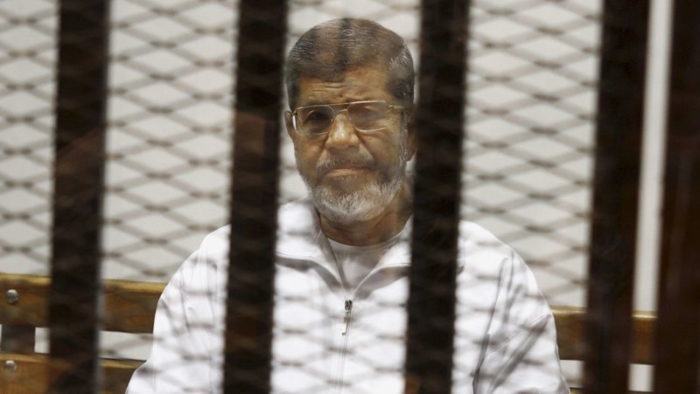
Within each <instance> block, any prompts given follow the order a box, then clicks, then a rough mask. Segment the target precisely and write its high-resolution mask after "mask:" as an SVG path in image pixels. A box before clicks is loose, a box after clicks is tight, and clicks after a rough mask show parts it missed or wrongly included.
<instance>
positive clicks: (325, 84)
mask: <svg viewBox="0 0 700 394" xmlns="http://www.w3.org/2000/svg"><path fill="white" fill-rule="evenodd" d="M386 78H387V77H386V74H385V72H384V70H382V69H381V67H364V68H359V69H354V70H349V71H348V72H346V73H345V74H344V78H343V79H342V80H340V81H333V82H329V81H324V80H320V79H317V78H311V77H302V78H301V80H300V84H299V97H298V100H297V105H298V106H309V105H318V104H337V103H347V102H351V101H362V100H384V101H386V102H388V103H391V104H395V103H396V99H395V98H394V97H393V95H392V94H391V93H390V92H388V91H387V89H386ZM409 117H410V114H407V113H402V111H397V112H396V113H394V114H392V115H391V116H389V117H388V118H387V119H386V121H385V129H384V130H383V131H382V132H380V133H371V134H365V133H362V132H358V131H357V130H355V129H354V127H353V126H352V124H351V123H350V122H349V120H348V118H347V114H346V113H345V112H341V113H340V114H338V115H337V116H336V118H335V120H334V122H333V124H332V125H331V126H330V130H329V132H328V134H326V135H324V136H322V137H309V136H305V135H301V134H298V133H297V132H296V131H295V130H294V127H293V125H292V119H291V113H287V119H286V123H287V132H288V134H289V136H290V138H291V139H292V142H293V143H294V151H295V156H296V161H297V168H298V170H299V173H300V174H301V176H302V178H303V179H304V181H305V182H306V185H307V187H308V188H309V191H310V193H311V196H312V198H313V200H314V204H315V206H316V208H317V210H318V212H319V214H320V217H321V225H322V228H323V230H324V232H325V233H326V235H327V236H329V237H331V238H333V239H335V240H337V241H339V242H344V243H348V244H357V245H359V244H371V243H374V242H381V241H382V240H384V239H388V238H390V237H391V236H393V235H394V234H395V233H397V232H398V231H400V229H402V228H403V226H404V225H405V222H406V220H407V219H408V217H409V216H410V210H411V208H410V205H411V204H410V202H411V201H410V200H411V198H410V195H411V193H410V187H409V186H408V185H407V183H406V162H407V161H408V160H410V159H411V158H412V157H413V155H414V153H415V142H414V136H413V130H412V129H411V128H410V127H409V124H410V122H409Z"/></svg>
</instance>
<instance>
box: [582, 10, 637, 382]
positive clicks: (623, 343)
mask: <svg viewBox="0 0 700 394" xmlns="http://www.w3.org/2000/svg"><path fill="white" fill-rule="evenodd" d="M602 17H603V20H602V24H603V26H602V27H603V41H602V49H601V57H600V80H599V83H598V118H597V131H596V145H595V146H596V150H595V172H594V180H593V215H592V218H591V246H590V265H589V283H588V318H587V327H586V350H587V353H586V357H585V368H584V372H585V375H584V392H585V393H587V394H622V393H627V385H628V375H629V359H630V346H631V341H630V337H631V336H630V332H631V328H632V323H631V321H632V318H631V314H632V294H633V283H634V264H635V248H636V236H637V215H638V212H637V210H638V196H639V178H640V167H641V140H642V127H643V109H644V88H645V82H646V79H645V77H646V53H647V34H648V17H649V3H648V0H642V1H636V0H634V1H633V0H606V1H605V2H604V8H603V15H602Z"/></svg>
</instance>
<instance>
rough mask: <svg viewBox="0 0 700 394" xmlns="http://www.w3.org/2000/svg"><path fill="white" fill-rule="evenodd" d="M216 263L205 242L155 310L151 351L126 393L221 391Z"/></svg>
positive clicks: (220, 342) (178, 275) (170, 284)
mask: <svg viewBox="0 0 700 394" xmlns="http://www.w3.org/2000/svg"><path fill="white" fill-rule="evenodd" d="M212 260H213V259H212V257H211V256H208V254H207V247H206V239H205V243H203V244H202V246H201V247H200V249H199V250H197V251H196V252H195V253H194V254H192V256H190V258H189V259H188V260H187V261H185V263H184V264H183V265H182V266H181V267H180V269H178V271H177V272H176V273H175V275H174V276H173V278H172V279H171V280H170V282H169V283H168V285H167V286H166V288H165V290H164V291H163V294H162V295H161V297H160V300H159V301H158V307H157V309H156V315H155V321H154V325H153V345H152V348H151V353H150V355H149V357H148V360H147V361H146V362H145V363H144V364H143V365H142V366H141V367H139V368H138V369H137V370H136V372H134V375H133V376H132V378H131V381H130V382H129V387H128V388H127V391H126V393H127V394H146V393H149V394H152V393H159V394H162V393H213V392H218V391H219V390H220V389H219V382H220V379H221V377H220V372H219V370H220V369H219V368H218V366H217V365H218V363H220V361H221V360H220V354H222V341H221V340H220V339H219V338H220V336H219V335H217V330H219V325H218V322H215V320H214V313H215V308H217V305H216V297H217V283H216V279H215V278H216V264H215V263H214V262H213V261H212ZM215 323H217V324H215Z"/></svg>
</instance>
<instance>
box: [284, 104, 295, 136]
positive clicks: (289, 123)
mask: <svg viewBox="0 0 700 394" xmlns="http://www.w3.org/2000/svg"><path fill="white" fill-rule="evenodd" d="M284 124H285V126H286V127H287V134H288V135H289V138H291V139H292V142H294V143H296V138H297V133H296V131H295V130H294V121H293V119H292V112H291V111H284Z"/></svg>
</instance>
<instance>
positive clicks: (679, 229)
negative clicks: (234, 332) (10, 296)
mask: <svg viewBox="0 0 700 394" xmlns="http://www.w3.org/2000/svg"><path fill="white" fill-rule="evenodd" d="M98 3H101V4H104V3H103V2H95V1H82V2H76V1H66V2H62V12H61V38H62V39H63V38H64V37H69V36H70V35H69V34H68V33H67V32H64V28H65V23H66V22H69V21H70V20H71V17H69V16H65V17H64V10H65V11H66V12H67V13H68V12H69V11H68V10H71V9H72V7H71V4H79V5H81V6H88V7H87V8H84V7H81V8H80V9H81V10H85V9H90V6H93V7H96V8H99V7H100V6H99V5H97V4H98ZM244 3H245V2H244ZM433 5H435V4H433ZM613 6H614V7H615V8H614V9H616V10H618V11H620V10H623V9H627V10H629V9H635V7H637V6H638V3H634V4H631V3H630V2H623V1H619V2H612V1H610V2H606V11H607V12H610V10H611V9H613V8H612V7H613ZM693 7H695V8H693ZM77 9H78V8H75V9H73V12H75V11H76V10H77ZM102 9H105V10H106V7H103V8H102ZM676 9H677V11H676V17H675V19H676V23H674V29H676V32H677V33H676V34H675V35H674V61H673V67H674V68H673V71H672V75H673V77H672V79H674V80H675V81H676V83H674V84H672V89H675V90H677V91H682V92H685V93H684V94H682V95H679V96H677V98H676V99H674V95H673V94H672V95H671V108H670V109H669V111H670V113H671V114H675V113H676V112H675V111H678V112H677V113H678V114H679V117H678V119H681V120H674V119H673V117H670V118H669V119H670V120H669V137H670V138H669V148H668V150H669V152H676V151H680V152H683V154H679V155H678V157H671V156H674V155H673V154H671V155H669V156H667V157H668V160H669V165H668V166H667V171H668V175H667V179H669V180H670V181H671V182H670V184H672V185H674V187H675V186H676V185H677V188H674V189H673V190H669V188H667V189H666V190H667V195H666V196H665V203H666V204H667V206H669V205H670V207H667V208H666V209H665V217H664V230H665V231H664V253H663V256H664V258H665V260H663V261H664V265H663V267H664V269H663V272H664V275H662V278H668V277H671V278H678V281H680V282H684V281H689V282H690V283H691V286H686V290H687V289H692V285H693V284H695V283H697V281H696V280H695V279H694V278H693V274H694V271H697V270H693V267H692V262H693V260H692V257H693V256H695V255H696V254H697V245H693V243H692V241H690V242H686V243H681V244H680V245H679V244H677V242H678V241H677V240H676V238H671V237H675V236H678V234H681V235H683V234H685V235H687V236H688V237H687V238H685V239H686V240H687V239H690V240H692V239H693V238H692V237H690V236H689V235H693V234H697V233H698V232H697V226H698V220H691V219H696V217H693V216H690V215H692V214H693V213H695V214H696V215H697V213H696V212H698V210H697V209H696V210H694V211H691V210H683V208H679V206H680V207H687V208H692V207H694V206H695V205H696V204H697V198H695V199H694V198H693V194H692V192H693V191H694V190H697V185H698V181H697V173H698V172H697V163H696V162H695V161H694V160H693V158H694V157H696V156H697V146H698V137H697V127H696V126H697V113H698V111H697V101H695V100H693V97H696V95H697V92H698V89H695V90H692V89H691V88H697V73H698V67H697V64H696V63H697V61H696V58H694V57H692V55H688V54H693V53H697V51H693V50H690V51H685V52H684V51H683V47H681V45H686V47H687V48H697V41H694V40H696V38H695V37H697V34H695V35H693V32H694V31H693V30H692V29H693V28H694V27H689V25H690V26H692V25H693V23H692V21H696V20H697V17H698V15H697V6H696V5H692V4H691V3H690V2H685V3H684V2H681V1H679V2H677V4H676ZM83 15H85V14H83ZM94 16H96V15H92V16H88V17H86V18H84V20H85V21H88V22H92V23H95V21H99V20H100V17H99V16H97V18H94ZM604 17H605V16H604ZM693 18H695V19H693ZM688 20H690V21H691V22H688ZM678 21H683V24H684V26H680V27H679V24H680V23H679V22H678ZM634 23H635V25H634V26H637V28H639V26H640V25H636V24H645V23H646V20H643V18H636V19H635V22H634ZM97 24H98V25H99V24H100V23H99V22H97ZM102 28H103V29H104V30H103V31H102V33H100V34H106V26H105V25H104V24H102ZM605 29H606V32H605V33H604V37H608V39H612V38H615V37H616V36H615V34H622V35H624V34H625V33H624V32H623V31H620V30H618V31H617V32H616V31H615V29H609V27H608V26H607V25H605ZM64 34H66V36H64ZM98 35H99V34H98ZM91 37H92V36H91ZM680 38H683V39H685V41H684V42H685V44H680V43H678V42H679V41H680ZM243 39H244V38H243V37H241V40H243ZM280 40H281V39H280ZM617 40H618V42H625V40H624V39H620V38H619V36H618V38H617ZM61 42H64V41H63V40H61ZM604 46H605V43H604ZM676 46H678V47H679V48H676ZM272 47H274V45H272ZM100 49H101V48H98V47H95V46H93V47H90V46H89V45H85V46H83V47H82V48H79V52H80V53H84V54H92V53H93V52H95V51H99V50H100ZM615 49H618V48H615ZM64 50H65V49H63V46H61V51H64ZM684 54H685V56H684ZM87 57H88V58H91V59H95V58H97V59H99V56H98V57H92V56H91V55H87ZM679 57H680V59H678V58H679ZM60 59H61V60H60V64H59V69H61V67H68V66H69V60H66V59H64V57H63V56H61V58H60ZM64 62H66V64H64ZM94 64H96V63H92V62H88V65H91V66H92V65H94ZM97 64H101V66H100V67H104V64H105V63H104V62H99V61H98V62H97ZM280 65H281V63H280ZM693 65H695V66H696V67H695V68H692V66H693ZM622 70H623V71H624V70H625V69H624V68H623V69H622ZM239 72H243V71H242V70H240V71H239ZM59 74H60V72H59ZM421 78H422V76H421ZM103 82H104V81H102V82H101V83H103ZM601 82H603V81H601ZM66 83H68V84H70V83H71V82H68V81H65V80H62V82H59V96H61V95H64V94H65V95H66V96H65V98H68V97H70V96H69V95H68V93H64V92H66V91H70V89H67V90H66V88H63V89H61V87H60V85H61V84H66ZM601 85H602V84H601ZM419 86H420V83H419ZM616 86H617V85H616V84H615V83H614V81H613V84H612V85H610V87H609V88H610V89H613V90H614V89H615V88H616ZM93 88H95V89H96V91H99V92H101V96H99V95H98V96H92V97H98V100H99V97H102V98H103V99H104V97H105V95H104V89H103V88H100V87H99V86H93ZM606 88H608V86H606ZM100 89H101V90H100ZM694 94H695V96H694ZM83 97H91V96H90V95H89V94H87V95H85V96H83ZM61 100H62V99H61V97H59V98H58V100H57V102H61ZM67 102H68V103H70V101H67ZM603 103H604V100H601V105H604V104H603ZM268 104H269V103H268ZM422 105H426V104H422ZM67 108H68V109H71V108H70V107H67ZM73 109H75V108H73ZM58 111H61V109H60V106H59V108H58ZM67 114H68V113H67ZM94 114H97V115H98V118H99V113H98V111H96V112H94ZM275 116H277V115H275ZM605 121H606V120H604V119H603V118H601V119H600V122H601V125H602V124H603V123H604V122H605ZM694 122H695V123H694ZM59 123H60V122H59ZM102 123H104V122H102ZM684 125H685V126H687V127H685V128H683V127H682V126H684ZM674 128H675V129H680V130H685V131H684V132H676V133H677V134H678V135H679V137H674V135H676V134H674V130H672V129H674ZM60 130H61V127H60V125H57V131H59V132H60ZM601 130H602V127H601ZM99 138H103V132H102V137H99V136H98V139H99ZM633 138H634V137H633ZM636 138H638V137H636ZM57 140H60V138H58V137H57ZM679 140H680V141H681V142H676V141H679ZM601 142H602V141H601V140H599V144H600V143H601ZM97 146H99V144H98V145H97ZM599 147H600V148H601V149H602V151H603V152H605V149H606V148H605V147H602V146H600V145H599ZM455 149H457V148H456V147H455ZM263 152H265V151H263ZM266 153H269V152H266ZM633 154H634V153H633ZM90 155H95V156H90ZM99 155H100V153H99V150H98V151H89V152H88V156H87V157H85V156H83V157H81V159H86V158H90V157H93V158H94V157H97V162H99V160H100V157H99ZM272 155H273V156H274V154H272ZM58 156H60V155H57V157H58ZM679 158H683V160H680V159H679ZM56 165H57V166H58V165H59V164H58V161H57V164H56ZM65 165H68V164H65ZM679 166H682V167H680V168H679ZM681 169H682V170H681ZM234 171H235V168H234ZM598 173H600V171H597V174H598ZM680 175H685V176H687V178H677V177H678V176H680ZM93 176H94V175H93ZM693 176H695V178H693ZM234 178H236V179H237V180H238V181H240V179H239V178H237V177H236V174H235V173H234ZM674 179H675V180H676V181H675V182H674ZM97 181H98V182H95V183H91V184H90V185H91V186H90V187H91V188H93V190H92V192H93V195H96V196H98V197H99V196H100V195H101V193H100V188H101V182H99V178H97ZM244 182H245V181H244ZM417 182H421V180H420V176H419V179H418V180H417ZM693 182H695V183H693ZM57 183H58V179H57ZM605 183H606V182H602V181H600V182H599V181H596V185H599V184H605ZM234 187H236V186H234ZM59 189H60V187H59V186H58V185H57V186H56V190H57V193H56V195H55V197H54V198H55V199H59V198H61V195H60V194H59V193H58V190H59ZM95 191H96V193H94V192H95ZM616 191H617V188H616V185H613V187H612V188H611V189H610V190H602V191H601V192H607V193H615V192H616ZM80 192H81V193H86V194H89V193H90V192H91V191H90V190H88V191H80ZM695 195H697V193H696V194H695ZM694 200H695V201H694ZM694 204H695V205H694ZM95 206H99V201H98V202H97V204H96V205H95ZM57 208H58V206H57ZM59 209H60V208H59ZM419 209H420V208H419ZM674 209H679V210H680V212H681V213H680V214H679V213H677V212H676V211H674ZM67 212H69V211H67ZM267 212H274V210H268V211H267ZM54 214H55V215H56V217H57V218H58V217H61V215H62V213H60V212H55V213H54ZM271 215H273V214H271ZM595 215H596V213H595V212H594V216H595ZM68 217H70V216H68ZM678 218H683V219H686V221H679V220H678ZM86 220H87V221H86V223H90V222H94V221H95V220H97V221H98V222H99V211H95V212H93V213H92V215H90V217H89V218H88V219H86ZM232 220H233V219H232ZM73 223H76V222H73ZM54 225H55V226H56V224H54ZM625 227H626V229H627V230H626V234H629V232H630V231H629V224H627V225H625ZM632 227H633V225H632ZM55 228H56V227H55ZM78 231H83V230H80V229H78ZM97 231H99V230H97ZM453 236H454V234H453ZM96 238H97V239H98V238H99V237H96ZM599 238H601V237H597V236H594V237H593V242H594V245H592V248H593V249H595V248H596V247H599V246H600V245H598V244H595V242H596V239H599ZM672 241H673V242H672ZM97 244H98V242H97V241H95V242H93V243H92V245H93V246H91V248H93V247H94V248H96V247H98V246H97ZM603 246H605V245H603ZM415 247H419V246H418V245H415ZM673 247H675V248H681V249H680V251H678V249H673ZM270 249H271V248H270ZM232 253H233V252H232ZM88 255H89V254H88ZM592 255H594V253H592ZM83 256H86V255H83ZM625 258H626V259H627V261H628V262H629V261H633V258H632V259H631V258H630V256H629V255H627V256H626V257H625ZM54 259H57V257H54ZM66 259H67V260H69V258H68V257H66ZM84 261H85V262H86V264H94V265H95V267H99V262H98V261H97V259H96V258H95V259H93V260H92V262H89V261H87V260H84ZM683 262H687V265H686V264H684V263H683ZM235 264H236V262H235V261H234V262H233V264H232V265H235ZM593 265H594V264H592V266H593ZM626 266H627V267H628V268H629V265H626ZM676 267H678V268H676ZM93 269H97V270H99V268H94V267H93ZM617 269H619V267H616V266H615V264H608V265H605V266H604V267H603V268H602V270H603V271H602V272H601V271H596V270H593V271H596V272H598V273H595V272H592V276H591V278H590V280H591V282H592V283H594V282H596V281H599V280H603V278H605V277H607V276H608V275H616V274H614V272H613V271H612V270H617ZM606 270H608V271H607V272H606ZM93 272H94V271H93ZM679 272H680V273H679ZM53 279H54V281H56V280H58V281H59V282H62V281H65V283H64V284H60V283H58V284H55V285H54V288H55V289H57V290H56V291H60V290H59V289H61V288H62V286H64V285H65V284H68V285H71V284H76V283H83V282H76V281H75V279H74V278H63V277H62V276H61V275H56V276H55V277H54V278H53ZM669 281H671V279H667V280H663V279H662V287H661V291H660V294H661V300H662V303H666V302H669V303H670V304H671V305H674V308H671V309H673V311H674V312H673V313H671V312H669V317H660V319H661V320H660V326H661V325H662V324H664V325H668V326H669V327H671V329H673V328H674V327H676V326H675V325H674V322H677V321H678V320H677V319H679V317H678V316H683V315H684V316H689V317H691V321H690V325H689V328H690V331H689V332H693V333H696V332H697V329H696V330H694V331H693V330H692V329H693V326H694V325H695V324H696V323H694V321H693V319H692V316H695V315H696V312H697V311H696V309H697V305H698V302H697V298H695V299H694V298H693V297H694V295H693V294H692V293H691V294H690V296H689V297H688V298H684V299H683V300H685V301H686V302H687V305H686V304H684V303H680V302H678V299H671V300H667V299H666V298H665V297H668V296H664V294H666V291H667V290H668V289H671V288H675V287H676V286H675V283H676V282H671V284H670V286H669V285H667V283H668V282H669ZM262 282H268V283H269V282H270V281H269V280H267V279H263V280H262ZM93 283H99V280H96V281H94V282H93ZM671 286H672V287H671ZM696 287H697V286H696ZM82 290H84V289H82ZM86 293H87V292H80V294H79V295H78V296H77V297H80V296H84V295H85V294H86ZM98 295H99V291H97V290H96V291H95V292H94V293H93V296H94V297H92V300H97V299H98V298H99V297H98ZM671 295H673V293H671ZM89 298H90V297H88V299H89ZM76 299H77V298H76ZM80 299H83V300H85V299H86V298H80ZM73 301H74V300H73V299H68V302H70V303H72V305H73V306H75V305H76V304H74V303H73ZM607 301H610V300H607ZM624 302H625V301H624V300H622V301H620V304H619V306H618V308H620V310H624V309H625V308H626V307H625V304H624ZM664 305H665V304H664ZM87 307H88V309H90V308H93V307H92V306H90V305H89V304H87ZM590 307H591V310H590V311H589V312H590V313H591V314H592V316H595V315H596V314H597V311H596V308H599V307H600V304H599V303H598V302H596V301H592V303H591V305H590ZM447 309H449V308H446V310H447ZM97 311H98V309H95V313H94V314H93V316H96V315H97ZM409 313H412V312H411V311H409ZM608 313H609V312H608ZM618 318H620V316H619V315H616V316H614V317H613V321H614V320H616V319H618ZM621 319H622V320H623V321H624V319H626V318H625V317H622V318H621ZM93 320H94V321H95V324H94V325H93V327H87V331H90V330H92V331H94V329H96V328H97V327H96V325H97V323H96V321H97V320H96V319H89V321H93ZM59 324H61V322H56V323H55V325H56V327H58V325H59ZM53 326H54V324H52V329H54V328H55V327H53ZM623 326H624V324H623ZM597 330H602V332H603V333H604V334H605V332H606V331H607V332H608V335H609V334H611V333H612V332H613V331H612V330H611V329H610V328H606V327H605V325H602V326H599V327H598V329H597ZM597 330H596V329H595V328H593V329H591V332H596V331H597ZM617 330H618V331H619V329H617ZM665 330H668V329H665ZM57 332H60V330H57ZM264 336H265V334H263V337H264ZM591 337H592V338H593V337H595V334H592V335H591ZM671 337H672V336H671V335H668V334H665V331H662V330H661V329H660V330H659V341H660V342H659V343H660V344H659V348H660V349H661V348H664V346H665V345H662V344H661V343H662V342H663V343H665V341H666V340H670V338H671ZM675 337H676V338H677V339H675V340H674V342H675V343H676V344H679V343H680V344H684V345H686V347H685V349H690V351H691V352H692V351H694V350H696V349H697V348H698V346H697V342H693V339H692V338H688V337H687V336H680V335H676V336H675ZM64 340H65V341H70V340H71V339H70V338H69V337H66V336H63V334H61V336H53V335H52V350H53V349H54V346H53V342H54V341H59V342H60V341H64ZM89 340H90V341H93V345H94V339H93V338H90V339H89ZM621 346H624V345H621ZM86 348H88V349H89V348H90V344H89V343H88V345H87V347H86ZM262 348H264V346H263V347H262ZM673 348H679V349H681V350H682V349H683V348H682V347H676V346H675V345H674V347H673ZM623 352H624V351H623ZM689 356H690V359H684V358H680V359H679V358H677V357H676V358H674V359H675V360H681V361H680V362H684V363H688V365H686V367H687V371H690V373H689V376H692V375H693V373H694V372H693V371H697V360H696V359H697V357H696V356H693V354H689ZM693 357H694V358H693ZM410 362H411V360H409V361H408V363H407V364H410ZM677 362H678V361H677ZM693 363H695V364H693ZM69 364H70V366H69V367H68V368H69V369H71V370H73V371H74V372H75V376H78V377H79V378H80V377H82V378H84V379H85V381H86V382H88V385H90V387H93V388H94V387H95V386H94V384H95V382H96V381H95V380H94V377H91V376H95V374H96V373H97V372H96V371H95V368H93V367H90V366H89V364H90V362H88V363H87V364H85V360H79V359H78V358H76V359H75V360H70V361H69ZM589 364H590V362H589ZM79 365H80V366H81V368H78V369H76V367H75V366H79ZM615 365H617V366H618V367H617V368H619V365H625V368H626V361H622V362H619V361H618V362H615V363H613V367H611V368H616V367H615ZM693 365H694V368H693ZM671 371H672V372H673V373H675V372H677V371H678V369H671ZM672 372H667V373H668V374H667V373H663V372H661V369H659V371H658V372H657V375H658V376H657V380H656V381H657V387H663V386H661V385H662V384H663V383H662V382H664V381H670V380H673V378H672V377H671V373H672ZM443 376H445V374H443ZM686 380H687V379H686ZM623 384H624V385H626V383H623ZM688 384H689V385H688V386H685V387H687V388H689V390H690V391H692V388H690V387H691V386H690V384H692V383H688ZM73 388H74V387H73ZM55 390H57V392H58V391H60V390H61V388H60V387H56V388H55Z"/></svg>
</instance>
